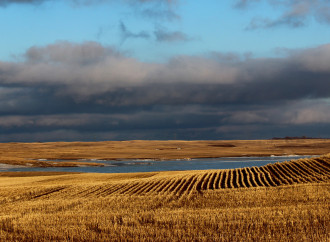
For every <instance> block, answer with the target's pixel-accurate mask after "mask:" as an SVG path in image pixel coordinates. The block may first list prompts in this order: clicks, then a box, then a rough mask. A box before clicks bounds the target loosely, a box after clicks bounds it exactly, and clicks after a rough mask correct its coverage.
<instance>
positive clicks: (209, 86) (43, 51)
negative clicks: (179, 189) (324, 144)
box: [0, 0, 330, 142]
mask: <svg viewBox="0 0 330 242" xmlns="http://www.w3.org/2000/svg"><path fill="white" fill-rule="evenodd" d="M0 31H1V33H0V142H37V141H40V142H46V141H102V140H131V139H148V140H168V139H182V140H196V139H197V140H206V139H212V140H218V139H268V138H272V137H285V136H308V137H321V138H329V137H330V1H329V0H231V1H229V0H224V1H216V0H203V1H201V0H195V1H188V0H0Z"/></svg>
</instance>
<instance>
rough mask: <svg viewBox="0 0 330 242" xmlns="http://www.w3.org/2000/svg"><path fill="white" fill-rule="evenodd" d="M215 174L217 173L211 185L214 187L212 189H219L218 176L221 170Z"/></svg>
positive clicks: (219, 176)
mask: <svg viewBox="0 0 330 242" xmlns="http://www.w3.org/2000/svg"><path fill="white" fill-rule="evenodd" d="M216 174H217V176H216V177H215V179H214V184H213V187H214V189H219V184H220V178H221V174H222V172H221V171H218V172H217V173H216Z"/></svg>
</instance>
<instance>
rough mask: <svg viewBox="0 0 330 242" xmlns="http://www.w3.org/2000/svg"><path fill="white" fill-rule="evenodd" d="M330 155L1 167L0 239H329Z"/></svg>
mask: <svg viewBox="0 0 330 242" xmlns="http://www.w3.org/2000/svg"><path fill="white" fill-rule="evenodd" d="M329 184H330V155H324V156H321V157H317V158H310V159H301V160H295V161H288V162H284V163H276V164H269V165H266V166H263V167H259V168H256V167H252V168H243V169H231V170H207V171H178V172H150V173H130V174H65V173H59V174H56V173H50V174H48V173H1V174H0V203H1V208H2V209H1V211H0V240H5V241H6V240H7V241H12V240H17V241H22V240H26V241H43V240H69V241H93V240H135V241H136V240H149V241H150V240H156V241H182V240H184V239H185V240H201V241H210V240H223V241H256V240H257V241H328V240H329V239H330V234H329V233H330V231H329V217H330V216H329V215H330V214H329V208H330V207H329V199H330V190H329Z"/></svg>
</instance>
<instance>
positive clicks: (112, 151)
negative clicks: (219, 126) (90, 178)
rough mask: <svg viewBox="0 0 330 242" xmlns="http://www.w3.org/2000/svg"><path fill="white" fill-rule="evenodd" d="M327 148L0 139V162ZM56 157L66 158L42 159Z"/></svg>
mask: <svg viewBox="0 0 330 242" xmlns="http://www.w3.org/2000/svg"><path fill="white" fill-rule="evenodd" d="M329 151H330V139H292V140H230V141H139V140H136V141H105V142H54V143H2V144H0V163H5V164H15V165H28V166H41V167H49V166H77V165H91V166H102V164H100V162H94V163H90V162H89V163H86V162H83V161H79V160H82V159H99V160H116V159H160V160H161V159H184V158H216V157H232V156H270V155H294V154H296V155H322V154H326V153H328V152H329ZM40 159H41V160H40ZM42 159H43V160H42ZM58 159H59V160H66V162H60V163H58V162H52V161H45V160H58Z"/></svg>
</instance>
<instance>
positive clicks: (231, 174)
mask: <svg viewBox="0 0 330 242" xmlns="http://www.w3.org/2000/svg"><path fill="white" fill-rule="evenodd" d="M227 181H228V184H227V185H228V188H233V187H234V185H233V170H232V169H230V170H229V173H228V179H227Z"/></svg>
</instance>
